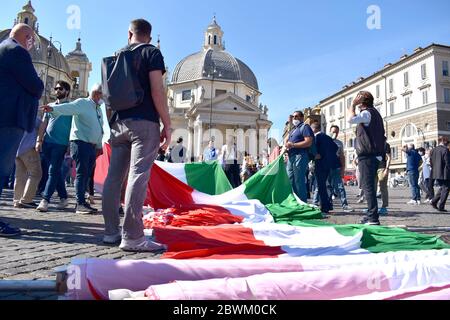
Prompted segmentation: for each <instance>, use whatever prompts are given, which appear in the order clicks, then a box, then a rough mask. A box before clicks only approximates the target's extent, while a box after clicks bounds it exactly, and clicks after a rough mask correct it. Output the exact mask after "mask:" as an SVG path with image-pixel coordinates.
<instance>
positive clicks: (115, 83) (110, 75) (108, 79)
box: [102, 44, 151, 111]
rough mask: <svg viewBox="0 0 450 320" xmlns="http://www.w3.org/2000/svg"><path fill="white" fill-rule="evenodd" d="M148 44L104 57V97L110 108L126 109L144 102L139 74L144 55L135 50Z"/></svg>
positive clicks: (115, 109)
mask: <svg viewBox="0 0 450 320" xmlns="http://www.w3.org/2000/svg"><path fill="white" fill-rule="evenodd" d="M148 46H151V45H150V44H139V45H137V46H136V47H134V48H132V49H124V50H121V51H119V52H118V53H117V54H116V55H115V56H112V57H106V58H103V60H102V89H103V99H104V100H105V104H106V106H107V107H109V108H110V109H112V110H114V111H124V110H128V109H132V108H134V107H137V106H139V105H140V104H142V102H143V100H144V89H143V88H142V85H141V83H140V81H139V75H138V72H139V68H140V65H141V62H142V57H141V55H140V54H135V51H136V50H137V49H140V48H143V47H148Z"/></svg>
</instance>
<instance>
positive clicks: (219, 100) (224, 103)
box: [192, 93, 262, 114]
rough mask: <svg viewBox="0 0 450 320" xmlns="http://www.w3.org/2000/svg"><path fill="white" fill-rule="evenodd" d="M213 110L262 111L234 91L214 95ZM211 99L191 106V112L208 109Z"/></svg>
mask: <svg viewBox="0 0 450 320" xmlns="http://www.w3.org/2000/svg"><path fill="white" fill-rule="evenodd" d="M212 104H213V108H214V110H215V111H216V112H217V111H223V112H254V113H258V114H260V113H262V111H261V110H260V109H259V108H258V107H256V106H254V105H253V104H251V103H250V102H247V101H245V100H244V99H242V98H240V97H239V96H237V95H235V94H234V93H227V94H223V95H220V96H218V97H215V98H214V99H213V101H212ZM210 108H211V101H210V100H207V101H204V102H203V103H201V104H198V105H196V106H195V107H194V108H193V110H192V111H193V112H196V111H200V110H210Z"/></svg>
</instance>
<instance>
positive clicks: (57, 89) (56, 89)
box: [55, 87, 65, 91]
mask: <svg viewBox="0 0 450 320" xmlns="http://www.w3.org/2000/svg"><path fill="white" fill-rule="evenodd" d="M64 90H65V89H64V88H61V87H56V88H55V91H64Z"/></svg>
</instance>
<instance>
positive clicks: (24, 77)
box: [0, 24, 44, 237]
mask: <svg viewBox="0 0 450 320" xmlns="http://www.w3.org/2000/svg"><path fill="white" fill-rule="evenodd" d="M33 43H34V31H33V29H31V28H30V27H29V26H28V25H26V24H17V25H16V26H14V28H13V29H12V30H11V33H10V35H9V38H8V39H7V40H5V41H3V42H2V43H1V44H0V195H1V193H2V191H3V190H2V189H3V187H4V186H5V184H6V182H7V181H8V180H9V177H10V175H11V173H12V171H13V168H14V162H15V159H16V155H17V150H18V149H19V145H20V142H21V141H22V138H23V137H24V133H25V132H28V133H31V132H32V131H33V130H35V126H36V116H37V111H38V106H39V99H40V98H41V96H42V93H43V91H44V84H43V82H42V80H41V79H40V78H39V76H38V74H37V73H36V70H35V68H34V66H33V62H32V60H31V56H30V54H29V52H28V51H29V50H31V48H32V47H33ZM19 234H20V230H19V229H17V228H14V227H10V226H9V225H8V224H6V223H4V222H2V221H0V237H12V236H17V235H19Z"/></svg>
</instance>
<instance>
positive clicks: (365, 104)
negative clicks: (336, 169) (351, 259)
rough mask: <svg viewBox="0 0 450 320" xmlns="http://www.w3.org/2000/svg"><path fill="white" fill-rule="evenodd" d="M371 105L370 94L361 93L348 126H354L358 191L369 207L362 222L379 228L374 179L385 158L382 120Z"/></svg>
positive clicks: (366, 92)
mask: <svg viewBox="0 0 450 320" xmlns="http://www.w3.org/2000/svg"><path fill="white" fill-rule="evenodd" d="M373 103H374V98H373V95H372V94H371V93H370V92H368V91H361V92H360V93H359V94H358V96H357V97H356V99H355V100H354V102H353V104H352V106H351V108H350V109H349V110H348V111H349V118H348V122H349V124H351V125H357V128H356V146H355V149H356V154H357V156H358V168H359V170H360V175H361V188H362V190H363V192H364V196H365V197H366V199H367V205H368V210H367V215H366V217H365V218H364V219H363V220H362V221H361V224H365V225H380V220H379V212H378V201H377V190H376V186H375V179H376V175H377V171H378V168H379V165H380V163H381V162H382V161H383V160H384V158H385V146H386V138H385V129H384V125H383V118H382V117H381V115H380V113H379V112H378V111H377V109H375V108H374V105H373ZM356 107H358V108H359V111H360V112H359V114H356Z"/></svg>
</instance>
